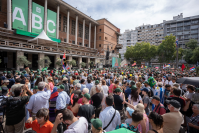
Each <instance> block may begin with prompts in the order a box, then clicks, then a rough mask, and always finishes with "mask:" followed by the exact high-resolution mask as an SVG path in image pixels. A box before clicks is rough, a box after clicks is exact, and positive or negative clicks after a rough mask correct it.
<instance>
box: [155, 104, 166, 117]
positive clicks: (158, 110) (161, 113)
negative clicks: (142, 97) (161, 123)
mask: <svg viewBox="0 0 200 133" xmlns="http://www.w3.org/2000/svg"><path fill="white" fill-rule="evenodd" d="M161 106H162V107H161ZM153 112H156V113H158V114H160V115H163V114H165V113H166V110H165V108H164V105H163V104H162V103H160V104H158V105H157V106H155V108H154V110H153Z"/></svg>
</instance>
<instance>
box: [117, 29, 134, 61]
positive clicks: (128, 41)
mask: <svg viewBox="0 0 200 133" xmlns="http://www.w3.org/2000/svg"><path fill="white" fill-rule="evenodd" d="M137 36H138V32H137V30H125V32H124V33H123V34H122V35H121V36H120V37H119V44H122V46H123V47H122V49H120V50H119V53H120V54H121V59H124V53H125V52H126V49H127V47H130V46H134V45H135V44H136V43H137V41H138V40H137Z"/></svg>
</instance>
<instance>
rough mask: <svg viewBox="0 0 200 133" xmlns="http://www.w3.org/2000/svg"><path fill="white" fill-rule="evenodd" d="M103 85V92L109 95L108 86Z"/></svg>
mask: <svg viewBox="0 0 200 133" xmlns="http://www.w3.org/2000/svg"><path fill="white" fill-rule="evenodd" d="M101 87H102V89H103V93H104V94H107V95H108V86H107V85H102V86H101Z"/></svg>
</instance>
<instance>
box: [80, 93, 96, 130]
mask: <svg viewBox="0 0 200 133" xmlns="http://www.w3.org/2000/svg"><path fill="white" fill-rule="evenodd" d="M89 101H90V94H88V93H86V94H84V96H83V103H84V105H82V106H80V108H79V111H78V114H77V116H78V117H81V116H83V117H85V118H86V119H87V121H88V130H91V119H92V118H94V117H95V112H94V106H92V105H91V104H90V103H89Z"/></svg>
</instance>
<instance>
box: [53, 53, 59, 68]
mask: <svg viewBox="0 0 200 133" xmlns="http://www.w3.org/2000/svg"><path fill="white" fill-rule="evenodd" d="M57 59H60V55H59V54H56V55H55V56H54V66H55V68H56V69H58V68H59V67H58V65H56V61H57Z"/></svg>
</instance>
